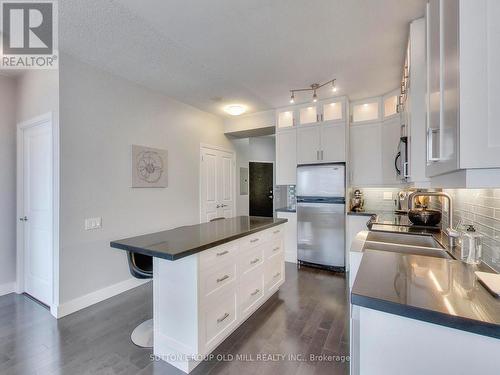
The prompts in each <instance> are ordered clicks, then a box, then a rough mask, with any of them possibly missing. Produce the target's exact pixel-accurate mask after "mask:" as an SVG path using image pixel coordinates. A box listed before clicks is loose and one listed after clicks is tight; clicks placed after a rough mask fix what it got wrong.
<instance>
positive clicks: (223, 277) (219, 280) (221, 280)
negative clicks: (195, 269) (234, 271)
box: [217, 275, 229, 283]
mask: <svg viewBox="0 0 500 375" xmlns="http://www.w3.org/2000/svg"><path fill="white" fill-rule="evenodd" d="M227 279H229V275H224V276H222V277H221V278H220V279H217V282H218V283H221V282H223V281H224V280H227Z"/></svg>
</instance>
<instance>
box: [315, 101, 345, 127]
mask: <svg viewBox="0 0 500 375" xmlns="http://www.w3.org/2000/svg"><path fill="white" fill-rule="evenodd" d="M319 109H320V119H321V121H322V122H325V123H326V122H331V123H334V122H340V121H345V101H344V100H338V99H329V100H322V101H321V102H320V104H319Z"/></svg>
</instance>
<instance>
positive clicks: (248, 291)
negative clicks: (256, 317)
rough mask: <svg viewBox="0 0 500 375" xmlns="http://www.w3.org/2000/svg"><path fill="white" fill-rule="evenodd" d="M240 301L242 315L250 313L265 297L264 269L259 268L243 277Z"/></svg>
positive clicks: (245, 315)
mask: <svg viewBox="0 0 500 375" xmlns="http://www.w3.org/2000/svg"><path fill="white" fill-rule="evenodd" d="M238 296H239V303H240V311H241V316H242V317H243V318H245V317H247V316H248V315H250V314H251V313H252V312H254V311H255V309H256V308H257V307H258V306H259V305H260V304H261V303H262V302H263V299H264V271H263V269H262V267H261V268H258V269H256V270H254V271H252V272H250V273H248V274H247V275H245V277H244V278H242V280H241V282H240V287H239V293H238Z"/></svg>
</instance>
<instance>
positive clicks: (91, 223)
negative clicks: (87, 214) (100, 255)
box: [85, 217, 102, 230]
mask: <svg viewBox="0 0 500 375" xmlns="http://www.w3.org/2000/svg"><path fill="white" fill-rule="evenodd" d="M101 228H102V218H101V217H91V218H88V219H85V230H96V229H101Z"/></svg>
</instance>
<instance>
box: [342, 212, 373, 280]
mask: <svg viewBox="0 0 500 375" xmlns="http://www.w3.org/2000/svg"><path fill="white" fill-rule="evenodd" d="M346 216H347V220H346V222H347V228H346V229H347V231H346V241H345V259H346V265H345V267H346V271H349V270H350V263H351V262H350V251H351V245H352V241H353V240H354V237H356V235H357V234H358V233H359V232H361V231H363V230H367V229H368V227H367V226H366V224H367V223H368V221H369V220H370V217H369V216H363V215H346Z"/></svg>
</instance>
